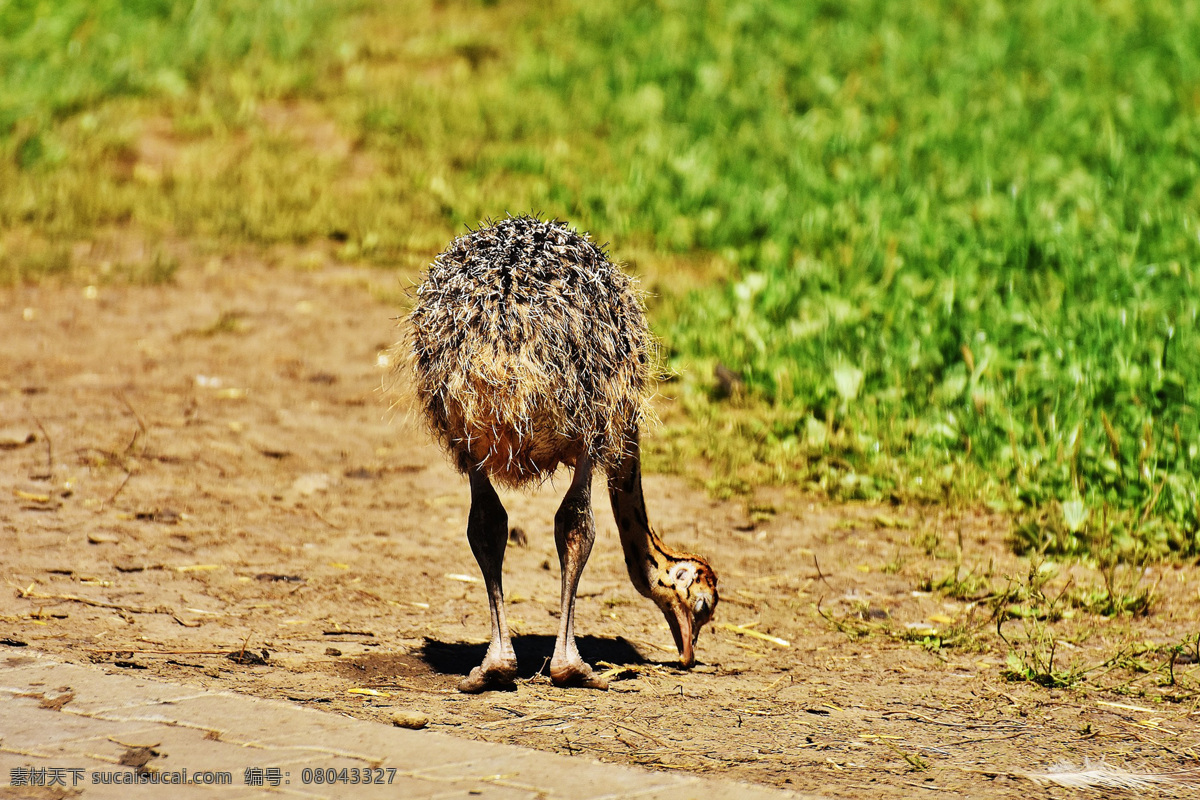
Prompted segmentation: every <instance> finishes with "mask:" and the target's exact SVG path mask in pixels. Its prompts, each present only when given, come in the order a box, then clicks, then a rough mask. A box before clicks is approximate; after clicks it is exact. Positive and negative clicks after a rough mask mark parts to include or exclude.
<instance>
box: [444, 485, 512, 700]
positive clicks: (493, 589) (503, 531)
mask: <svg viewBox="0 0 1200 800" xmlns="http://www.w3.org/2000/svg"><path fill="white" fill-rule="evenodd" d="M470 478H471V513H470V516H468V518H467V540H468V541H470V543H471V552H472V553H474V554H475V561H477V562H478V563H479V570H480V571H481V572H482V573H483V582H484V585H485V586H486V587H487V595H488V606H489V607H490V608H491V612H492V642H491V644H490V645H488V651H487V655H485V656H484V657H483V663H482V664H480V665H479V666H478V667H475V668H474V669H472V670H471V674H470V675H468V676H467V677H466V678H464V679H463V681H462V682H461V683H460V684H459V685H458V688H459V691H463V692H468V693H472V694H474V693H476V692H482V691H484V690H485V689H489V688H492V687H494V686H497V685H500V686H503V685H505V684H511V683H512V682H513V681H514V680H515V679H516V677H517V655H516V653H515V652H513V646H512V639H511V638H510V636H509V632H508V620H507V619H505V617H504V583H503V573H504V549H505V547H507V545H508V512H507V511H505V510H504V506H503V505H502V504H501V502H500V498H499V496H497V494H496V490H495V489H494V488H492V482H491V481H490V480H488V476H487V474H486V473H485V472H483V471H482V470H480V469H477V468H476V469H472V470H471V471H470Z"/></svg>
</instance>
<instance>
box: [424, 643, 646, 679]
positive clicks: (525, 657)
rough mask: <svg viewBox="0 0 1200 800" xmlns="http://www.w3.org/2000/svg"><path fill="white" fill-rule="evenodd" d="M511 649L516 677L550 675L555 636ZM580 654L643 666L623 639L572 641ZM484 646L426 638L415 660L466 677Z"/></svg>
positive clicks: (590, 659)
mask: <svg viewBox="0 0 1200 800" xmlns="http://www.w3.org/2000/svg"><path fill="white" fill-rule="evenodd" d="M512 643H513V650H515V651H516V654H517V677H519V678H532V677H533V676H534V675H537V674H538V673H539V672H540V673H545V674H549V671H550V657H551V656H552V655H554V637H553V636H547V635H524V636H514V637H513V640H512ZM575 643H576V645H577V646H578V647H579V655H581V656H583V660H584V661H587V662H588V663H589V664H593V665H595V664H598V663H600V662H602V661H603V662H607V663H609V664H612V665H613V666H616V667H624V666H630V665H633V664H645V663H646V659H645V658H644V657H643V656H642V654H641V653H639V652H638V651H637V649H636V648H635V647H634V646H633V645H632V644H630V643H629V642H628V641H626V640H625V639H624V638H623V637H620V636H617V637H614V638H607V637H601V636H579V637H576V639H575ZM487 649H488V646H487V645H486V644H470V643H468V642H439V641H438V640H436V639H430V638H426V639H425V643H424V644H423V645H422V647H421V651H420V653H419V654H418V657H419V658H420V659H421V660H422V661H424V662H425V663H426V664H427V665H428V666H429V668H430V669H431V670H433V671H434V672H440V673H442V674H445V675H466V674H468V673H469V672H470V671H471V669H472V668H473V667H477V666H479V664H480V662H481V661H483V657H484V655H486V654H487Z"/></svg>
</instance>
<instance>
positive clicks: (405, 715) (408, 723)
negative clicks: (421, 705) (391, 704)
mask: <svg viewBox="0 0 1200 800" xmlns="http://www.w3.org/2000/svg"><path fill="white" fill-rule="evenodd" d="M392 724H393V725H395V726H396V727H397V728H411V729H412V730H414V731H419V730H421V728H424V727H425V726H426V725H428V724H429V717H427V716H425V715H424V714H422V713H421V712H420V711H397V712H396V713H395V714H392Z"/></svg>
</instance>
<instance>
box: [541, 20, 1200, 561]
mask: <svg viewBox="0 0 1200 800" xmlns="http://www.w3.org/2000/svg"><path fill="white" fill-rule="evenodd" d="M689 9H691V10H689ZM543 43H544V44H545V45H546V48H547V52H548V53H549V54H548V55H545V56H531V57H530V58H529V59H528V61H527V65H526V69H525V72H524V73H522V75H523V79H524V80H525V81H527V82H529V84H530V85H532V86H535V87H538V88H541V89H542V90H544V91H548V92H550V93H551V94H552V96H554V97H555V98H557V99H558V101H559V102H561V103H562V104H563V105H564V106H566V107H569V108H571V109H573V110H574V112H575V113H574V114H573V115H572V116H571V124H572V125H573V126H576V127H577V128H578V129H581V130H582V131H584V132H585V133H591V134H592V135H594V136H596V137H598V138H599V137H603V138H604V139H605V140H607V141H609V142H610V143H611V144H610V148H611V150H612V151H613V152H614V155H613V157H614V158H615V160H616V161H617V163H620V164H623V165H625V168H624V169H623V170H620V171H618V172H617V174H616V175H615V180H611V181H604V180H602V181H600V182H598V183H597V184H594V185H592V186H591V187H590V188H589V192H588V193H587V194H585V195H584V196H583V197H580V198H579V203H580V211H583V212H585V213H586V212H591V214H592V215H593V216H594V217H596V218H597V219H598V220H599V222H598V227H600V228H601V229H604V230H616V231H619V232H622V233H624V232H628V233H630V234H632V233H634V232H637V231H643V230H649V231H651V232H653V235H654V240H655V242H656V243H657V244H658V245H659V246H660V247H664V248H673V249H678V250H682V251H690V250H692V249H695V248H701V249H705V250H711V251H715V252H717V253H719V254H720V255H721V256H722V257H723V258H724V259H725V261H726V262H727V263H728V264H730V265H731V269H730V274H729V278H728V280H726V281H722V282H719V283H717V284H715V285H709V286H704V287H700V288H698V289H697V290H696V291H694V292H691V293H689V294H687V295H686V296H684V297H681V298H671V299H670V301H669V302H668V303H666V304H665V310H664V313H663V314H662V318H663V319H664V321H665V323H666V324H665V327H664V329H663V334H664V336H665V338H666V341H667V344H668V347H669V353H670V356H671V359H672V364H673V365H675V366H677V367H678V368H679V369H680V371H682V372H686V373H687V374H689V375H692V376H697V375H698V376H699V377H700V378H701V379H703V378H705V377H707V376H706V374H705V373H706V372H707V371H708V370H711V369H712V367H713V365H714V364H715V363H718V362H719V363H722V364H724V365H726V366H728V367H729V368H731V369H733V370H734V371H736V372H738V373H740V375H741V378H742V379H743V381H744V382H745V384H746V387H747V389H748V391H749V394H750V396H751V398H753V400H754V401H755V402H754V403H753V404H752V411H751V413H750V414H749V415H748V419H747V415H731V414H730V413H729V412H728V411H727V410H726V409H724V408H722V406H721V404H719V403H717V404H714V403H712V402H708V401H706V399H705V398H703V397H701V398H693V400H692V408H691V410H692V413H693V417H695V415H697V414H700V415H703V416H708V417H710V418H711V420H712V421H715V422H717V423H720V422H721V421H722V420H725V421H726V422H731V424H729V425H726V426H720V425H719V424H718V428H719V429H721V430H722V435H728V433H729V432H733V433H734V435H735V438H737V439H738V440H740V441H739V444H740V443H742V442H745V443H746V444H747V446H748V447H749V448H750V449H751V451H752V452H753V453H754V454H755V456H756V459H755V460H756V461H758V462H759V463H760V464H762V463H765V464H766V465H768V466H769V467H772V468H773V470H774V473H775V474H776V475H777V476H779V477H780V478H782V479H784V480H796V479H800V480H813V481H816V482H817V483H818V484H819V485H821V486H822V487H823V488H825V489H827V490H830V491H832V492H834V493H836V494H839V495H842V496H849V497H881V496H886V495H888V494H890V493H899V494H901V495H904V496H912V495H917V496H930V497H934V498H937V497H941V496H945V495H946V494H951V495H955V496H959V497H975V498H978V499H984V500H990V501H993V502H994V503H995V504H997V505H1002V506H1003V507H1005V508H1008V509H1011V510H1015V511H1017V512H1019V513H1022V514H1023V516H1022V520H1023V524H1022V525H1021V526H1020V529H1019V533H1018V538H1017V544H1018V545H1019V546H1020V547H1023V548H1028V549H1040V550H1048V551H1051V552H1055V553H1075V552H1083V551H1089V550H1093V549H1096V548H1097V547H1111V546H1115V547H1117V548H1118V549H1121V550H1124V551H1126V552H1128V553H1130V554H1132V553H1135V552H1140V553H1142V554H1146V553H1156V554H1158V553H1163V552H1168V551H1173V552H1178V553H1185V554H1189V555H1192V554H1195V553H1197V552H1198V551H1200V495H1198V493H1197V489H1198V484H1197V475H1198V474H1200V458H1198V455H1200V453H1198V448H1200V444H1198V442H1200V419H1198V416H1197V401H1198V400H1200V336H1198V335H1197V330H1196V315H1197V310H1198V308H1200V290H1198V287H1197V285H1196V277H1195V269H1196V263H1197V256H1200V180H1198V174H1200V5H1198V4H1197V3H1195V2H1157V3H1133V2H1130V3H1120V2H1111V3H1105V4H1096V3H1093V2H1063V3H1041V2H1024V3H1008V4H1004V5H1000V4H980V3H965V2H964V3H955V2H942V3H933V4H918V5H914V4H897V3H886V2H847V3H836V4H835V3H820V2H808V3H779V2H767V1H766V0H760V1H758V2H755V1H754V0H747V1H745V2H732V1H729V2H717V1H715V0H714V1H712V2H707V3H703V4H701V5H700V7H699V8H696V7H695V4H690V3H672V2H660V3H657V4H653V5H649V4H641V3H633V2H629V3H616V4H605V5H603V6H599V5H596V6H592V7H590V8H589V10H586V11H580V12H578V13H576V14H574V15H570V16H568V17H567V18H565V19H564V20H563V22H562V23H561V24H559V25H551V32H550V33H549V34H548V35H547V36H545V37H544V40H543ZM684 427H685V428H688V427H690V426H689V425H687V424H686V423H685V425H684ZM722 449H724V448H723V447H722V446H720V445H717V446H716V447H715V450H716V451H718V452H719V451H720V450H722ZM733 465H734V466H735V467H736V463H735V462H734V464H733ZM735 474H736V471H735ZM751 474H754V472H753V468H751ZM759 474H761V472H760V473H759Z"/></svg>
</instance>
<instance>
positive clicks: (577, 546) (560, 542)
mask: <svg viewBox="0 0 1200 800" xmlns="http://www.w3.org/2000/svg"><path fill="white" fill-rule="evenodd" d="M595 540H596V524H595V521H594V520H593V519H592V463H591V461H590V460H589V459H588V457H587V455H586V454H581V455H580V456H579V457H578V459H577V460H576V463H575V475H574V477H573V478H572V480H571V487H570V488H569V489H567V494H566V496H565V497H564V498H563V501H562V505H560V506H559V507H558V512H557V513H556V514H555V515H554V544H555V545H556V546H557V547H558V564H559V567H560V569H561V570H562V616H561V618H560V623H559V628H558V640H557V641H556V642H555V643H554V657H553V658H552V659H551V660H550V677H551V679H552V680H553V681H554V682H555V683H556V684H558V685H559V686H586V687H588V688H591V689H607V688H608V682H607V681H605V680H604V679H603V678H601V677H599V676H597V675H596V674H595V673H594V672H592V668H591V667H590V666H588V664H587V662H585V661H584V660H583V659H582V658H581V657H580V655H579V650H578V649H577V648H576V646H575V592H576V591H577V590H578V588H579V576H580V575H581V574H582V573H583V567H584V565H585V564H587V560H588V556H589V555H590V554H591V552H592V543H593V542H594V541H595Z"/></svg>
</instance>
